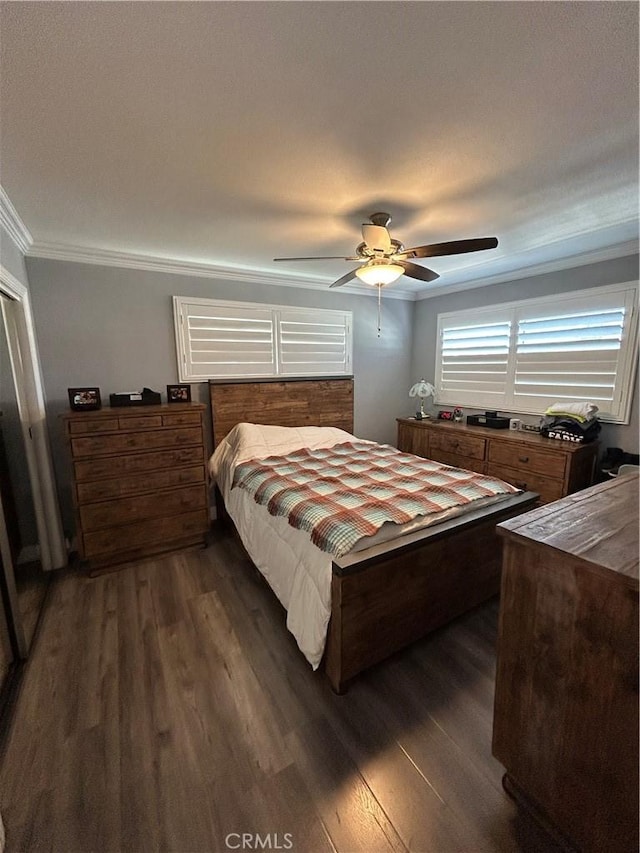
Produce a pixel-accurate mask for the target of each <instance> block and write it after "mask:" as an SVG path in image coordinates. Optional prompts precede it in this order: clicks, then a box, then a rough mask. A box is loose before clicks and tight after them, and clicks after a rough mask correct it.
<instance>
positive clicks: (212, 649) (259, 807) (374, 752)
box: [0, 534, 557, 853]
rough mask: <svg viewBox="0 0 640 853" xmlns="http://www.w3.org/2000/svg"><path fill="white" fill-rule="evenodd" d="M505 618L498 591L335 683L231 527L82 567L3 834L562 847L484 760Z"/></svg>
mask: <svg viewBox="0 0 640 853" xmlns="http://www.w3.org/2000/svg"><path fill="white" fill-rule="evenodd" d="M496 622H497V605H496V603H495V602H492V603H490V604H489V605H487V606H484V607H482V608H480V609H478V610H476V611H475V612H473V613H472V614H470V615H467V616H465V617H463V618H462V619H460V620H458V621H457V622H456V623H455V624H453V625H451V626H449V627H447V628H445V629H443V630H441V631H439V632H438V633H437V634H435V635H433V636H432V637H430V638H428V639H427V640H424V641H422V642H420V643H417V644H416V645H414V646H413V647H412V648H410V649H409V650H407V651H405V652H403V653H401V654H399V655H397V656H395V657H394V658H392V659H391V660H389V661H387V662H386V663H384V664H382V665H380V666H378V667H376V668H375V669H373V670H371V671H370V672H368V673H365V674H364V675H363V676H361V677H360V678H359V679H357V680H356V682H354V684H353V685H352V687H351V689H350V691H349V692H348V693H347V694H346V695H345V696H335V695H334V694H333V693H332V692H331V690H330V689H329V687H328V685H327V683H326V682H325V680H324V678H323V676H322V675H321V674H320V673H314V672H312V671H311V669H310V667H309V666H308V664H307V663H306V661H305V660H304V659H303V657H302V656H301V654H300V652H299V651H298V650H297V647H296V646H295V642H294V640H293V638H292V637H291V636H290V635H289V634H288V632H287V631H286V629H285V626H284V612H283V611H282V610H281V608H280V606H279V605H278V604H277V602H276V600H275V598H274V596H273V594H272V593H271V592H270V591H269V590H268V589H267V587H266V586H265V584H264V583H263V581H262V580H261V578H260V577H259V575H258V574H257V572H256V571H255V569H253V567H252V566H251V565H250V564H248V563H247V561H246V559H245V558H244V556H243V554H242V552H241V550H240V548H239V546H238V545H237V544H236V542H235V540H233V539H232V538H231V537H230V536H228V535H226V534H218V536H217V538H216V540H215V541H214V543H213V544H212V546H211V547H209V548H207V549H206V550H205V551H190V552H186V553H184V554H181V555H178V556H173V557H168V558H165V559H162V560H157V561H154V562H148V563H144V564H139V565H137V566H130V567H128V568H126V569H124V570H122V571H120V572H117V573H113V574H108V575H103V576H102V577H98V578H94V579H89V578H86V577H84V576H80V575H78V574H77V573H73V572H70V573H68V574H67V575H65V576H63V577H61V578H60V579H59V580H58V581H57V582H56V583H55V585H54V587H53V589H52V590H51V595H50V598H49V603H48V606H47V610H46V612H45V614H44V619H43V622H42V624H41V626H40V630H39V635H38V638H37V642H36V647H35V650H34V652H33V654H32V657H31V660H30V662H29V664H28V666H27V669H26V673H25V676H24V680H23V684H22V688H21V692H20V695H19V698H18V702H17V706H16V708H15V715H14V722H13V724H12V726H11V729H10V730H9V733H8V736H7V738H6V743H5V745H4V751H3V757H2V767H1V770H0V810H1V811H2V815H3V817H4V821H5V825H6V829H7V849H8V850H11V851H16V850H25V851H26V850H53V851H85V850H86V851H89V850H92V851H143V850H149V851H160V850H163V851H164V850H170V851H226V850H229V849H243V848H242V847H241V846H240V845H241V844H242V838H241V836H242V833H250V834H252V835H253V834H255V833H259V834H260V836H261V838H260V842H261V843H263V844H264V843H265V839H266V836H267V835H269V839H268V841H269V847H270V849H292V850H294V851H300V853H321V851H338V853H351V851H354V852H355V851H363V852H364V851H366V853H376V851H390V850H396V851H404V850H412V851H427V853H449V851H465V853H475V851H526V853H546V852H547V851H549V853H552V851H553V853H556V850H557V848H555V847H554V845H553V844H552V843H551V842H550V840H548V839H547V838H546V836H544V835H543V834H542V833H541V832H540V831H538V830H537V828H536V827H535V826H533V825H532V824H531V823H530V821H529V819H528V818H526V817H525V816H520V815H518V813H517V811H516V809H515V806H514V805H513V804H512V802H511V801H510V800H509V799H508V797H507V796H506V795H505V794H504V792H503V790H502V786H501V776H502V768H501V767H500V765H499V764H498V763H497V762H496V761H495V760H494V759H493V758H492V757H491V716H492V702H493V681H494V663H495V656H494V643H495V637H496ZM230 833H239V835H230ZM248 842H251V843H252V844H253V849H256V848H257V849H260V848H259V847H258V843H257V839H253V838H249V839H245V846H244V849H251V848H250V847H249V846H248ZM278 845H280V847H278ZM269 847H267V848H266V849H269Z"/></svg>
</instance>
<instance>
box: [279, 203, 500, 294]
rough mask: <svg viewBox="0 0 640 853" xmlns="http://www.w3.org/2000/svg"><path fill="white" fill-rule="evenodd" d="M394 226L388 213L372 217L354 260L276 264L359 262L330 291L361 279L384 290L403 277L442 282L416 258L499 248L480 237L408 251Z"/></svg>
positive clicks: (340, 258) (366, 223) (339, 258)
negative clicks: (391, 227)
mask: <svg viewBox="0 0 640 853" xmlns="http://www.w3.org/2000/svg"><path fill="white" fill-rule="evenodd" d="M390 222H391V216H390V215H389V214H388V213H372V214H371V216H370V217H369V222H365V223H364V224H363V226H362V243H360V244H359V245H358V246H356V251H355V254H354V255H353V256H350V257H342V256H340V255H338V256H328V257H324V258H323V257H318V258H274V261H324V260H329V261H331V260H336V261H338V260H343V261H358V262H359V263H360V264H361V265H362V266H359V267H357V268H356V269H353V270H351V271H350V272H348V273H345V275H343V276H342V277H341V278H339V279H338V280H337V281H334V282H333V284H331V285H330V287H342V285H343V284H346V283H347V282H348V281H351V279H353V278H356V277H358V278H359V279H361V280H362V281H364V282H366V283H367V284H373V285H376V286H377V287H378V288H380V287H383V286H384V285H385V284H391V282H393V281H396V279H398V278H400V276H401V275H407V276H409V278H416V279H418V280H419V281H435V280H436V279H437V278H440V276H439V275H438V273H437V272H434V271H433V270H430V269H428V268H427V267H423V266H420V264H414V263H412V262H411V259H413V258H436V257H443V256H445V255H460V254H464V253H466V252H480V251H482V250H483V249H495V248H496V246H497V245H498V241H497V239H496V238H495V237H478V238H476V239H472V240H451V241H450V242H448V243H431V244H430V245H428V246H415V247H414V248H413V249H405V247H404V245H403V244H402V243H401V242H400V241H399V240H394V239H392V237H391V235H390V234H389V231H388V228H387V226H388V225H389V223H390Z"/></svg>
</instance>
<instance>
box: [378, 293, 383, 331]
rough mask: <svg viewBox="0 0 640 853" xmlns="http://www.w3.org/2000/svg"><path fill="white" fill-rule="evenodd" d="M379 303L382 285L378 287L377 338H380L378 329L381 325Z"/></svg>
mask: <svg viewBox="0 0 640 853" xmlns="http://www.w3.org/2000/svg"><path fill="white" fill-rule="evenodd" d="M381 301H382V285H381V284H379V285H378V337H380V328H381V323H380V303H381Z"/></svg>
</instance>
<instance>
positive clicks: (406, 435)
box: [398, 424, 429, 458]
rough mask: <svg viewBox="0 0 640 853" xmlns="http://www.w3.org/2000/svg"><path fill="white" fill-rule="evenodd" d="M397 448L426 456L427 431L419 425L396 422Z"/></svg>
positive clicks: (427, 452) (427, 445)
mask: <svg viewBox="0 0 640 853" xmlns="http://www.w3.org/2000/svg"><path fill="white" fill-rule="evenodd" d="M398 450H400V451H402V453H413V455H414V456H423V457H425V458H428V457H429V433H428V432H427V430H426V429H422V428H421V427H417V426H409V425H408V424H398Z"/></svg>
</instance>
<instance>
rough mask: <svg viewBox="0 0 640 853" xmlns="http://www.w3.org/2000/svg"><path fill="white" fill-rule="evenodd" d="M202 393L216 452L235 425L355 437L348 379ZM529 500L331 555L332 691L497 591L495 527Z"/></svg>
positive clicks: (248, 384) (217, 387)
mask: <svg viewBox="0 0 640 853" xmlns="http://www.w3.org/2000/svg"><path fill="white" fill-rule="evenodd" d="M209 392H210V400H211V417H212V426H213V444H214V448H215V447H217V446H218V444H219V443H220V441H222V439H223V438H224V436H225V435H226V434H227V433H228V432H229V430H231V429H232V428H233V427H234V426H235V425H236V424H237V423H241V422H250V423H258V424H274V425H277V426H334V427H339V428H340V429H344V430H346V431H347V432H351V433H353V379H352V378H344V379H342V378H341V379H334V378H332V379H300V380H295V379H294V380H262V381H253V380H246V381H243V380H240V381H238V380H233V381H224V380H212V381H210V383H209ZM536 501H537V495H535V494H532V493H531V492H526V493H524V494H520V495H514V496H513V497H511V498H509V499H507V500H505V501H502V502H500V503H499V504H498V505H497V506H492V507H486V508H482V509H478V510H475V511H473V512H470V513H468V514H466V515H465V516H463V517H462V518H456V519H453V520H451V521H446V522H443V523H441V524H438V525H434V526H433V527H428V528H426V529H424V530H420V531H417V532H416V533H411V534H408V535H405V536H402V537H400V538H398V539H394V540H392V541H390V542H385V543H383V544H382V545H377V546H374V547H373V548H369V549H367V550H365V551H358V552H356V553H354V554H347V555H346V556H345V557H342V558H341V559H335V560H334V561H333V574H332V579H331V619H330V622H329V629H328V635H327V645H326V649H325V654H324V659H323V666H324V669H325V672H326V674H327V677H328V679H329V682H330V684H331V687H332V688H333V690H335V692H336V693H342V692H344V690H345V687H346V685H347V683H348V681H349V680H350V679H351V678H353V677H354V676H355V675H357V674H358V673H359V672H362V671H363V670H364V669H366V668H367V667H369V666H372V665H373V664H375V663H378V662H379V661H381V660H383V659H384V658H386V657H388V656H389V655H391V654H393V653H394V652H396V651H398V650H399V649H401V648H403V647H404V646H407V645H408V644H409V643H412V642H414V641H415V640H418V639H420V638H421V637H423V636H425V634H428V633H429V632H431V631H433V630H435V629H436V628H439V627H440V626H441V625H444V624H446V623H447V622H450V621H451V620H452V619H454V618H455V617H456V616H459V615H460V614H462V613H464V612H465V611H467V610H470V609H471V608H472V607H475V606H476V605H478V604H480V603H481V602H482V601H485V600H486V599H487V598H490V597H491V596H493V595H495V594H496V593H497V592H498V591H499V588H500V569H501V564H502V549H501V545H500V542H499V540H498V537H497V535H496V532H495V527H496V525H497V524H499V523H500V522H501V521H505V520H506V519H508V518H512V517H513V516H515V515H519V514H520V513H522V512H526V511H527V510H529V509H532V508H533V507H534V506H535V504H536ZM225 515H226V513H225Z"/></svg>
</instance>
